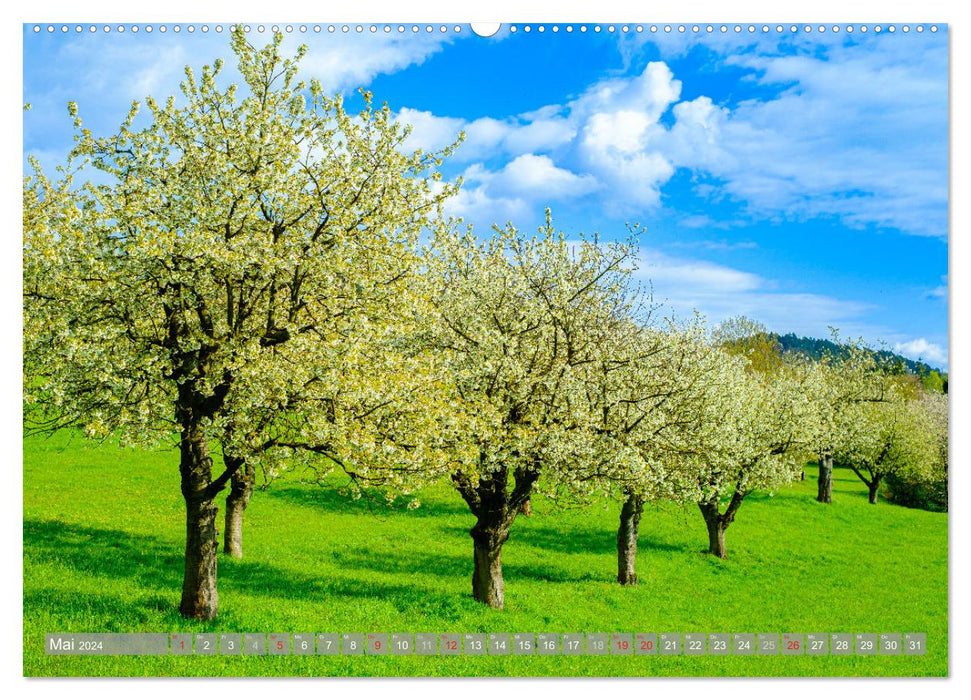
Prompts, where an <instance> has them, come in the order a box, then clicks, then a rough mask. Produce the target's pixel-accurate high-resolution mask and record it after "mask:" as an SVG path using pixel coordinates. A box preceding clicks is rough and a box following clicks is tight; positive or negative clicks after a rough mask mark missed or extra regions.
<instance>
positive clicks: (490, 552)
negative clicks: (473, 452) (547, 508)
mask: <svg viewBox="0 0 971 700" xmlns="http://www.w3.org/2000/svg"><path fill="white" fill-rule="evenodd" d="M483 459H484V458H483ZM539 474H540V471H539V468H538V466H536V467H518V468H517V469H516V470H515V472H514V473H513V477H514V479H515V486H514V487H513V489H512V492H510V491H509V488H508V477H509V472H508V470H507V468H506V467H505V466H502V465H500V466H499V468H498V469H495V470H492V471H487V472H486V473H484V474H483V475H482V476H480V477H479V478H478V480H477V481H475V482H473V481H472V480H470V479H469V478H468V477H467V476H466V475H465V474H463V473H462V472H461V471H457V472H455V473H453V474H452V483H453V485H454V486H455V488H456V489H457V490H458V492H459V493H460V494H461V495H462V498H463V499H464V500H465V502H466V503H467V504H468V505H469V509H470V510H471V511H472V513H473V514H474V515H475V516H476V521H475V525H474V526H473V527H472V529H471V530H470V531H469V534H470V535H471V536H472V542H473V547H474V551H473V562H474V566H473V569H472V597H473V598H474V599H475V600H477V601H478V602H480V603H485V604H486V605H488V606H489V607H492V608H502V606H503V603H504V591H503V580H502V545H504V544H505V543H506V540H508V539H509V529H510V528H511V527H512V524H513V521H514V520H515V519H516V516H517V515H518V514H519V513H520V512H522V509H523V506H524V505H525V504H526V503H528V502H529V498H530V495H531V493H532V489H533V486H534V485H535V483H536V480H537V479H538V478H539Z"/></svg>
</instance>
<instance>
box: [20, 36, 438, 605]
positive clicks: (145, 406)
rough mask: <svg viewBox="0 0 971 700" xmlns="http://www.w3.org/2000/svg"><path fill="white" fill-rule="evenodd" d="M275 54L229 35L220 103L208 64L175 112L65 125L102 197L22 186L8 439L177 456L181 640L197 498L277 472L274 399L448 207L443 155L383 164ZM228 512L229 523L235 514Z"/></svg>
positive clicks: (202, 507) (343, 338)
mask: <svg viewBox="0 0 971 700" xmlns="http://www.w3.org/2000/svg"><path fill="white" fill-rule="evenodd" d="M281 41H282V36H280V35H277V36H276V37H274V39H273V41H272V43H270V44H269V45H267V46H266V47H264V48H262V49H257V48H255V47H253V46H251V45H250V44H249V43H248V42H247V41H246V38H245V35H244V34H243V33H242V32H241V31H234V32H233V36H232V48H233V51H234V52H235V54H236V57H237V59H238V66H239V71H240V74H241V75H242V77H243V81H244V83H245V85H244V86H243V87H242V88H239V87H237V85H235V84H233V85H229V86H228V87H225V88H220V87H218V86H217V78H218V76H219V74H220V71H221V68H222V62H221V61H216V62H215V63H214V64H213V65H211V66H206V67H204V68H203V71H202V75H201V77H199V78H197V76H196V74H195V73H193V72H192V70H190V69H188V68H187V69H186V80H185V81H184V82H183V84H182V96H181V98H179V99H178V100H177V99H176V98H175V97H170V98H169V99H167V100H166V101H165V102H164V103H160V102H156V101H155V100H153V99H152V98H147V99H146V104H147V106H148V113H147V114H145V115H144V116H143V117H139V114H140V108H139V104H138V103H135V104H133V106H132V109H131V111H130V113H129V114H128V116H127V118H125V119H124V121H123V122H122V124H121V126H120V128H119V130H118V132H117V133H115V134H113V135H111V136H107V137H96V136H95V135H93V134H92V133H91V132H90V131H89V130H87V129H85V128H84V127H83V125H82V123H81V120H80V118H79V117H77V114H78V109H77V107H76V106H75V105H73V104H72V105H71V106H70V111H71V114H72V115H74V117H75V125H76V127H77V135H76V139H77V147H76V148H75V150H74V154H73V157H74V160H73V163H75V164H81V165H84V164H85V163H87V164H90V165H91V166H93V167H94V168H96V169H97V170H98V171H100V180H101V181H102V182H104V183H105V184H84V185H81V186H75V185H72V184H71V183H70V182H68V181H66V182H65V183H64V184H63V185H56V186H54V185H51V183H50V182H49V181H47V180H46V179H45V178H44V177H43V176H42V175H40V174H37V175H36V176H34V177H32V178H29V179H28V180H27V181H26V182H25V185H24V190H25V194H24V202H25V229H24V327H25V337H24V366H25V372H27V376H25V381H24V386H25V404H26V408H27V411H26V412H27V414H28V423H29V427H30V428H31V429H32V430H45V431H49V430H56V429H59V428H62V427H67V426H81V427H82V428H83V429H84V431H85V433H86V434H87V435H89V436H92V437H96V436H107V435H118V436H120V437H122V438H124V439H125V440H127V441H130V442H133V443H143V444H144V443H155V442H159V441H164V440H166V439H170V437H171V435H172V434H173V432H174V433H176V434H177V436H178V437H177V439H176V442H177V444H178V448H179V471H180V474H181V491H182V495H183V498H184V501H185V508H186V545H185V571H184V579H183V587H182V600H181V603H180V607H179V609H180V611H181V613H182V615H183V616H185V617H188V618H197V619H202V620H209V619H212V618H214V617H215V616H216V614H217V609H218V594H217V577H216V568H217V557H216V555H217V551H218V547H219V543H218V541H217V533H216V530H217V510H218V509H217V505H216V498H217V496H218V495H219V494H220V492H221V491H222V490H223V489H224V488H225V487H226V485H227V484H229V483H233V484H234V486H235V489H234V492H235V493H236V494H239V493H240V492H242V493H243V494H245V493H246V489H247V488H251V477H252V474H253V473H255V472H253V471H251V469H255V468H256V467H257V464H256V462H258V461H262V462H263V463H264V464H265V463H266V462H267V461H268V460H270V459H272V458H273V457H274V456H285V454H286V449H287V448H282V447H280V448H279V449H274V450H273V451H268V450H266V449H264V446H265V445H266V444H268V443H269V444H274V445H276V444H277V443H280V442H285V441H286V440H285V438H286V436H287V435H288V431H289V430H290V428H291V427H292V426H290V425H289V424H288V422H287V421H289V420H294V421H296V420H299V415H298V414H297V413H296V412H295V411H294V409H295V408H296V407H297V406H296V405H293V406H291V404H290V403H289V402H290V400H291V398H293V397H294V396H298V395H299V394H300V393H301V392H304V393H308V392H310V391H312V388H313V387H314V386H315V385H316V384H317V383H318V382H317V381H315V375H320V376H324V374H323V372H322V368H323V367H324V365H325V364H326V361H327V358H328V357H330V358H333V357H335V356H340V355H341V354H342V353H343V352H345V351H347V350H348V349H349V348H353V347H355V345H356V344H358V343H360V342H361V340H360V339H361V338H362V337H363V338H367V337H369V336H370V335H372V334H373V331H372V328H370V327H369V324H378V325H380V322H381V321H380V319H381V318H384V317H386V315H382V314H376V312H375V309H376V308H378V307H380V306H381V305H382V303H383V302H382V300H383V299H385V298H386V297H387V296H388V295H389V294H390V295H394V294H395V293H397V292H398V291H400V290H401V289H403V288H404V287H405V285H406V278H405V277H403V276H402V275H401V274H399V273H397V272H394V270H399V272H400V269H401V263H400V262H399V261H400V260H402V259H404V260H406V261H407V259H408V256H409V255H411V252H410V251H413V250H414V249H415V247H416V245H417V241H418V236H419V234H420V232H421V231H422V230H423V229H424V228H425V227H426V226H428V225H433V222H434V220H435V219H436V218H437V216H438V212H439V206H440V203H441V201H442V200H443V198H445V197H447V196H448V195H449V194H451V192H452V191H453V189H452V188H451V187H448V186H444V187H443V186H441V185H440V184H438V183H436V182H435V181H436V180H438V179H439V177H440V176H439V175H438V174H437V172H436V167H437V165H438V164H440V162H441V160H440V159H441V158H442V157H444V156H446V155H447V154H448V149H446V151H444V152H442V153H430V154H425V153H422V152H420V151H419V152H416V153H407V152H404V151H403V150H402V143H403V141H404V139H405V138H406V136H407V131H406V129H405V128H404V127H402V126H400V125H398V124H397V123H396V121H395V120H394V119H393V117H392V115H391V112H390V110H389V109H388V108H387V107H383V108H380V109H377V108H374V107H373V106H372V104H371V99H370V95H368V94H366V93H365V94H364V98H365V105H364V108H363V110H362V111H361V112H360V113H359V114H356V115H352V114H348V113H347V112H346V111H345V110H344V106H343V103H342V101H341V99H340V98H330V97H328V96H326V95H325V94H324V92H323V90H322V88H321V86H320V85H319V83H317V82H316V81H311V82H310V83H309V84H306V83H304V82H301V81H299V80H298V79H297V68H298V61H299V59H300V57H301V56H302V55H303V53H304V49H303V48H301V49H300V50H298V52H297V56H296V58H286V57H284V56H283V55H281V53H280V44H281ZM143 123H144V124H145V125H144V126H139V124H143ZM407 267H408V265H407V262H406V264H405V265H404V268H405V269H407ZM377 335H380V334H377ZM304 361H305V362H306V367H308V368H309V370H307V371H308V372H310V373H311V374H310V375H309V376H308V374H306V373H304V372H303V371H302V370H301V367H303V366H304V365H302V364H301V363H302V362H304ZM329 378H330V379H331V380H332V382H331V384H332V385H333V383H335V382H339V377H336V376H335V375H334V374H333V372H331V373H330V375H329ZM321 400H323V399H321ZM268 415H275V416H277V418H276V419H275V420H274V421H272V422H268V421H267V416H268ZM214 442H216V443H218V442H221V443H222V446H223V448H224V455H225V459H224V463H225V467H224V468H223V469H222V470H221V471H218V470H217V471H215V472H214V461H213V455H212V453H211V449H212V446H213V443H214ZM232 494H233V492H231V497H233V498H236V499H237V500H236V501H235V502H234V503H232V504H231V505H230V508H228V510H231V511H232V512H233V513H236V514H238V513H240V512H241V508H242V507H243V506H245V502H246V500H248V497H247V496H245V495H243V496H242V497H241V498H238V497H236V496H233V495H232ZM233 517H234V518H235V517H237V516H236V515H234V516H233ZM228 525H229V527H230V528H236V526H237V521H235V520H234V521H231V522H230V523H229V524H228ZM229 545H230V550H232V543H231V542H230V543H229Z"/></svg>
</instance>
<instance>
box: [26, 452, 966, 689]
mask: <svg viewBox="0 0 971 700" xmlns="http://www.w3.org/2000/svg"><path fill="white" fill-rule="evenodd" d="M177 465H178V456H177V453H176V451H175V450H171V451H144V450H134V449H122V448H119V447H117V446H115V445H111V444H100V445H99V444H97V443H92V442H88V441H85V440H83V439H82V438H80V437H79V436H78V435H77V434H71V433H62V434H59V435H57V436H55V437H53V438H48V439H41V438H27V439H26V440H25V443H24V669H23V671H24V675H25V676H477V675H481V676H945V675H947V673H948V665H947V630H948V626H947V594H948V578H947V549H948V540H947V516H946V514H939V513H930V512H924V511H920V510H911V509H907V508H902V507H899V506H894V505H890V504H887V503H883V502H881V503H880V504H879V505H876V506H871V505H869V504H868V503H867V490H866V487H864V485H863V484H862V483H860V482H859V480H858V479H857V478H856V477H855V476H854V475H853V474H852V473H851V472H849V471H847V470H842V469H837V470H836V473H835V484H834V503H833V504H832V505H830V506H826V505H822V504H819V503H816V501H815V498H814V496H815V489H816V484H815V476H816V474H815V468H814V466H812V465H811V466H810V467H807V480H806V481H805V482H800V483H796V484H794V485H793V486H792V487H789V488H784V489H782V490H781V491H779V492H777V493H776V494H775V495H772V496H770V495H768V494H761V493H760V494H753V495H751V496H749V497H748V498H747V499H746V501H745V504H744V506H743V507H742V509H741V510H740V511H739V514H738V517H737V519H736V521H735V523H734V524H733V525H732V527H731V528H730V529H729V530H728V536H727V541H728V556H729V559H728V560H727V561H721V560H718V559H715V558H712V557H710V556H708V555H705V554H702V553H701V550H702V548H703V547H704V546H705V544H706V542H707V539H706V531H705V526H704V522H703V521H702V518H701V516H700V514H699V513H698V512H697V509H696V508H686V509H680V508H675V507H661V508H657V507H651V506H648V507H647V508H646V509H645V513H644V518H643V520H642V523H641V536H640V544H639V550H638V561H637V567H638V574H639V576H640V579H641V583H640V585H639V586H637V587H636V588H623V587H621V586H619V585H618V584H617V583H615V581H614V578H615V576H616V566H617V564H616V548H615V546H616V544H615V543H616V532H617V522H618V513H619V505H618V504H607V505H605V504H603V503H598V504H595V505H592V506H588V507H585V508H582V509H571V510H557V509H556V508H554V507H553V506H552V504H550V503H549V502H547V501H544V500H543V499H542V498H539V497H537V498H535V499H534V500H533V515H532V517H519V518H517V520H516V522H515V524H514V525H513V529H512V537H511V538H510V540H509V542H508V543H507V545H506V546H505V548H504V549H503V564H504V567H503V568H504V574H505V581H506V608H505V610H501V611H497V610H492V609H489V608H488V607H486V606H483V605H480V604H478V603H476V602H474V601H473V600H472V597H471V584H470V577H471V571H472V540H471V538H470V537H469V535H468V530H469V528H470V527H471V526H472V524H473V517H472V516H471V515H470V514H469V513H468V508H467V507H466V506H465V504H464V503H463V502H462V501H461V499H460V497H459V496H458V494H457V493H455V492H454V491H452V490H451V489H449V488H446V487H439V488H435V489H432V490H428V491H426V492H423V493H422V494H420V495H421V500H422V506H421V507H420V508H419V509H417V510H413V511H410V510H408V509H407V508H406V507H405V505H404V503H402V504H401V505H394V506H391V507H384V506H380V505H374V504H371V503H369V502H368V501H366V500H359V501H353V500H351V499H350V498H348V497H345V496H343V495H341V494H339V493H338V492H337V487H339V486H340V483H341V481H340V480H339V479H336V478H335V479H334V481H333V483H332V484H330V487H328V488H322V487H320V486H316V485H312V484H303V483H300V482H299V480H298V479H296V478H294V479H288V480H281V481H277V482H275V483H273V484H272V485H271V486H270V487H269V488H268V489H266V490H264V491H260V490H257V492H256V493H255V494H254V496H253V500H252V502H251V503H250V506H249V509H248V510H247V511H246V523H245V526H244V539H243V551H244V559H243V560H242V561H234V560H232V559H230V558H229V557H226V556H224V555H220V561H219V617H218V618H217V620H215V621H214V622H210V623H194V622H189V621H186V620H184V619H182V618H181V617H180V616H179V614H178V612H177V607H178V604H179V594H180V587H181V583H182V573H183V572H182V566H183V559H182V555H183V547H184V538H185V524H184V511H183V508H184V504H183V500H182V497H181V494H180V491H179V474H178V467H177ZM222 512H223V511H222V505H220V516H221V515H222ZM220 529H221V528H220ZM618 631H623V632H682V633H686V632H705V633H708V632H755V633H758V632H799V633H809V632H825V633H832V632H875V633H881V632H901V633H902V632H926V633H927V647H928V651H927V654H926V655H925V656H897V657H888V656H869V657H867V656H863V657H856V656H849V657H836V656H802V657H793V656H762V657H759V656H750V657H737V656H735V657H733V656H727V657H712V656H706V657H685V656H678V657H671V656H608V657H587V656H584V657H570V656H557V657H538V656H537V657H515V656H498V657H496V656H494V657H461V656H459V657H419V656H413V657H374V656H352V657H340V656H310V657H301V656H288V657H272V656H271V657H205V656H202V657H177V656H174V657H77V656H75V657H68V656H46V655H45V654H44V651H43V644H44V634H45V633H48V632H63V633H70V632H76V633H79V632H189V633H195V632H310V633H312V632H359V633H367V632H387V633H394V632H460V633H461V632H537V633H538V632H561V633H565V632H606V633H610V632H618Z"/></svg>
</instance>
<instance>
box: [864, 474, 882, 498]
mask: <svg viewBox="0 0 971 700" xmlns="http://www.w3.org/2000/svg"><path fill="white" fill-rule="evenodd" d="M880 479H881V477H879V476H874V477H873V481H871V482H870V483H869V484H867V489H868V490H869V491H870V504H871V505H876V504H877V500H878V499H879V495H880Z"/></svg>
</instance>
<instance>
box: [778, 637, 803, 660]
mask: <svg viewBox="0 0 971 700" xmlns="http://www.w3.org/2000/svg"><path fill="white" fill-rule="evenodd" d="M805 645H806V643H805V640H804V639H803V636H802V635H801V634H795V633H793V632H789V633H787V634H783V635H782V653H783V655H786V656H802V653H803V649H804V647H805Z"/></svg>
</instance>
